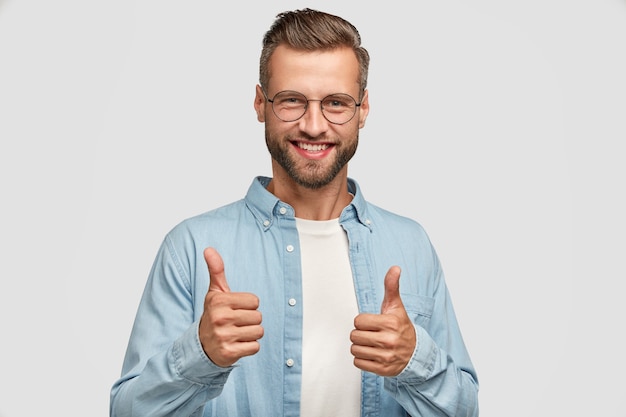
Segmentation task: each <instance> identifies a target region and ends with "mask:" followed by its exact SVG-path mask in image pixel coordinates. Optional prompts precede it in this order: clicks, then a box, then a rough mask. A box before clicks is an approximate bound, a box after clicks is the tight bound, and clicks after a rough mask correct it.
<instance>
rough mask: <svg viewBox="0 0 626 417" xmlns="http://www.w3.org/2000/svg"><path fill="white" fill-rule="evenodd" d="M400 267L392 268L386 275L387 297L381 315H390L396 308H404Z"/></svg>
mask: <svg viewBox="0 0 626 417" xmlns="http://www.w3.org/2000/svg"><path fill="white" fill-rule="evenodd" d="M400 272H401V270H400V267H399V266H392V267H391V268H389V270H388V271H387V275H385V297H384V298H383V303H382V306H381V307H380V313H381V314H389V313H391V312H392V311H393V310H395V309H396V308H404V305H403V304H402V299H401V298H400Z"/></svg>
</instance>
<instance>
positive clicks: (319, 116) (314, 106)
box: [299, 100, 330, 137]
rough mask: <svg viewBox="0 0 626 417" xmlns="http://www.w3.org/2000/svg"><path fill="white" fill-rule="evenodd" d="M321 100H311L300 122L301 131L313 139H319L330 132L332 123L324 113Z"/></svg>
mask: <svg viewBox="0 0 626 417" xmlns="http://www.w3.org/2000/svg"><path fill="white" fill-rule="evenodd" d="M320 102H321V101H320V100H309V104H308V106H307V109H306V112H305V113H304V116H302V117H301V118H300V120H299V122H300V130H302V131H303V132H305V133H306V134H308V135H309V136H311V137H317V136H319V135H321V134H322V133H324V132H326V131H327V130H328V125H329V124H330V122H329V121H328V120H326V118H325V117H324V114H323V113H322V106H321V105H320Z"/></svg>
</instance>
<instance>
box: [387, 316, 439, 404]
mask: <svg viewBox="0 0 626 417" xmlns="http://www.w3.org/2000/svg"><path fill="white" fill-rule="evenodd" d="M415 334H416V336H417V345H416V346H415V350H414V351H413V356H412V357H411V359H410V360H409V363H408V364H407V365H406V366H405V367H404V369H403V370H402V372H400V373H399V374H398V375H397V376H395V377H392V378H385V388H387V389H388V390H390V391H392V392H395V391H397V387H398V384H416V383H417V384H419V383H421V382H424V381H425V380H427V379H428V378H430V376H431V375H432V373H433V369H434V368H435V362H436V360H437V355H438V351H439V350H438V347H437V344H436V343H435V341H434V340H433V339H432V338H431V337H430V335H429V334H428V333H427V332H426V330H424V329H423V328H422V327H420V326H415Z"/></svg>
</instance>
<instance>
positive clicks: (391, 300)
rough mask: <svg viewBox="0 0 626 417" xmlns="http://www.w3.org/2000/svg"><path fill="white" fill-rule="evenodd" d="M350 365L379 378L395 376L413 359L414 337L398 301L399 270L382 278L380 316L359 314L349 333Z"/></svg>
mask: <svg viewBox="0 0 626 417" xmlns="http://www.w3.org/2000/svg"><path fill="white" fill-rule="evenodd" d="M350 340H351V341H352V348H351V349H350V352H351V353H352V355H353V356H354V366H356V367H357V368H359V369H361V370H363V371H368V372H373V373H375V374H377V375H380V376H396V375H398V374H399V373H400V372H402V370H403V369H404V368H405V367H406V365H407V364H408V363H409V360H410V359H411V356H413V351H414V350H415V346H416V344H417V335H416V334H415V327H413V322H411V319H409V316H408V315H407V313H406V310H405V309H404V304H402V299H401V298H400V267H398V266H392V267H391V268H389V271H387V275H385V296H384V298H383V303H382V306H381V309H380V314H365V313H364V314H359V315H358V316H356V318H355V319H354V330H352V332H351V333H350Z"/></svg>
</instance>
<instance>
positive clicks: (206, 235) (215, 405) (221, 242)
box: [110, 177, 478, 417]
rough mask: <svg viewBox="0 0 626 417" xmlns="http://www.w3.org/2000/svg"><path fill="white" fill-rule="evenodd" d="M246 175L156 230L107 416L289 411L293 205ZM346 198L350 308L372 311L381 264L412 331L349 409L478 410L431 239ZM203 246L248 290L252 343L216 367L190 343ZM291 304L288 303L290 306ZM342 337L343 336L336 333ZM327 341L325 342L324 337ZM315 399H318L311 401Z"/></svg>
mask: <svg viewBox="0 0 626 417" xmlns="http://www.w3.org/2000/svg"><path fill="white" fill-rule="evenodd" d="M269 181H270V179H269V178H265V177H258V178H256V179H255V180H254V181H253V183H252V185H251V186H250V188H249V190H248V193H247V195H246V197H245V198H244V199H243V200H240V201H237V202H234V203H232V204H230V205H227V206H225V207H222V208H218V209H216V210H213V211H210V212H208V213H205V214H202V215H199V216H196V217H193V218H191V219H187V220H185V221H183V222H182V223H180V224H179V225H177V226H176V227H175V228H174V229H172V230H171V231H170V232H169V233H168V234H167V236H166V237H165V239H164V241H163V244H162V245H161V248H160V249H159V252H158V254H157V257H156V260H155V262H154V265H153V267H152V270H151V272H150V275H149V278H148V281H147V284H146V287H145V290H144V294H143V296H142V299H141V302H140V305H139V308H138V311H137V316H136V319H135V323H134V326H133V330H132V333H131V336H130V341H129V344H128V349H127V352H126V357H125V359H124V364H123V369H122V376H121V378H120V379H119V380H118V381H117V382H116V383H115V384H114V385H113V387H112V390H111V411H110V412H111V416H115V417H122V416H150V417H156V416H205V417H208V416H215V417H216V416H220V417H224V416H239V417H241V416H268V417H277V416H298V415H299V414H300V385H301V384H300V382H301V367H300V366H301V362H302V361H301V357H302V303H298V302H296V303H295V304H293V303H289V302H288V300H289V299H292V298H294V299H296V300H300V299H302V283H301V266H300V252H299V239H298V232H297V230H296V222H295V218H294V210H293V208H292V207H290V206H289V205H288V204H285V203H284V202H281V201H280V200H278V199H277V198H276V197H275V196H274V195H273V194H271V193H270V192H268V191H267V190H266V189H265V187H266V186H267V184H268V183H269ZM349 188H350V192H351V193H352V194H354V198H353V200H352V202H351V204H350V205H349V206H347V207H346V208H345V209H344V210H343V212H342V214H341V217H340V219H339V221H340V224H341V226H342V227H343V228H344V230H345V231H346V233H347V236H348V241H349V250H350V263H351V266H352V273H353V277H354V286H355V290H356V296H357V301H358V306H359V310H360V311H361V312H367V313H379V312H380V307H381V303H382V299H383V295H384V286H383V281H384V277H385V274H386V272H387V270H388V269H389V267H390V266H392V265H399V266H400V267H401V268H402V276H401V279H400V294H401V297H402V301H403V303H404V305H405V308H406V310H407V312H408V314H409V317H411V319H412V320H413V322H414V325H415V329H416V332H417V340H418V343H417V346H416V348H415V351H414V353H413V357H412V358H411V360H410V362H409V363H408V365H407V366H406V368H405V369H404V370H403V371H402V372H401V373H400V374H399V375H397V376H396V377H393V378H385V377H380V376H377V375H374V374H372V373H369V372H362V394H361V415H362V416H372V417H374V416H375V417H394V416H407V415H411V416H414V417H416V416H455V417H459V416H478V400H477V392H478V382H477V378H476V373H475V371H474V367H473V365H472V363H471V360H470V357H469V355H468V352H467V350H466V348H465V345H464V343H463V339H462V337H461V332H460V331H459V327H458V324H457V321H456V318H455V314H454V310H453V307H452V304H451V301H450V297H449V294H448V290H447V288H446V284H445V282H444V276H443V273H442V270H441V267H440V265H439V261H438V259H437V255H436V254H435V251H434V250H433V248H432V246H431V243H430V241H429V239H428V237H427V235H426V233H425V232H424V230H423V229H422V227H421V226H420V225H419V224H418V223H416V222H415V221H413V220H410V219H407V218H405V217H401V216H398V215H395V214H392V213H390V212H388V211H385V210H383V209H381V208H379V207H376V206H374V205H372V204H370V203H368V202H366V201H365V200H364V198H363V196H362V194H361V191H360V189H359V187H358V185H357V183H356V182H355V181H354V180H352V179H350V180H349ZM208 246H212V247H215V248H216V249H217V250H218V252H219V253H220V254H221V255H222V258H223V259H224V265H225V272H226V277H227V280H228V284H229V286H230V288H231V290H232V291H243V292H251V293H254V294H256V295H257V296H258V297H259V299H260V307H259V310H260V311H261V313H262V316H263V323H262V324H263V327H264V331H265V334H264V336H263V338H262V339H260V344H261V349H260V351H259V352H258V353H257V354H256V355H253V356H248V357H244V358H242V359H240V360H239V361H238V362H237V363H236V364H235V365H234V366H231V367H228V368H221V367H219V366H216V365H215V364H213V363H212V362H211V360H210V359H209V358H208V357H207V356H206V354H205V353H204V351H203V350H202V346H201V344H200V340H199V337H198V323H199V320H200V317H201V315H202V312H203V308H204V297H205V295H206V292H207V289H208V284H209V275H208V270H207V266H206V263H205V261H204V257H203V251H204V249H205V248H206V247H208ZM291 304H293V305H291ZM346 337H349V335H346ZM328 343H333V341H332V340H329V341H328ZM320 401H323V399H320Z"/></svg>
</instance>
